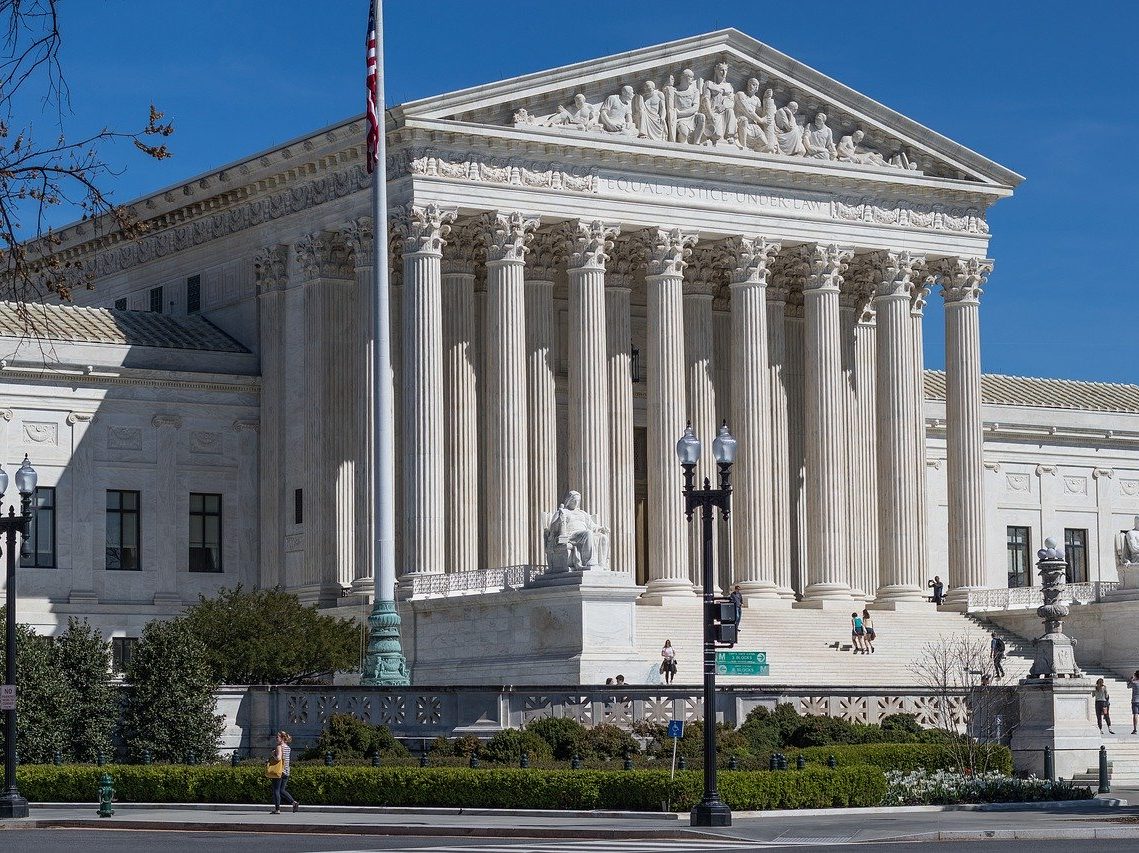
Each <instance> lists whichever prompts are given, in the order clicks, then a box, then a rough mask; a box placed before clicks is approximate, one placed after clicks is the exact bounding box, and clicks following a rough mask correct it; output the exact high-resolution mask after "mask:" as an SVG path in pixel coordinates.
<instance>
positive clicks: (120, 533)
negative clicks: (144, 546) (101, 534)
mask: <svg viewBox="0 0 1139 853" xmlns="http://www.w3.org/2000/svg"><path fill="white" fill-rule="evenodd" d="M138 506H139V500H138V492H125V491H119V490H115V489H108V490H107V568H108V569H124V570H132V571H134V570H137V569H139V568H140V563H139V556H140V555H139V547H138V545H139V515H138Z"/></svg>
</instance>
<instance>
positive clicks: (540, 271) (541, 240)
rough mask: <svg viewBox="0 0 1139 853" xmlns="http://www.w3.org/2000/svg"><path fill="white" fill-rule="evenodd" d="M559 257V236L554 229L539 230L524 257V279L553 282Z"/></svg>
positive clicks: (558, 265)
mask: <svg viewBox="0 0 1139 853" xmlns="http://www.w3.org/2000/svg"><path fill="white" fill-rule="evenodd" d="M560 259H561V238H560V237H558V235H557V233H556V232H555V231H539V232H537V233H535V234H534V239H533V241H532V242H531V243H530V246H529V255H528V257H527V258H526V281H528V282H529V281H545V282H550V283H553V281H554V280H555V279H556V278H557V275H558V269H559V267H560Z"/></svg>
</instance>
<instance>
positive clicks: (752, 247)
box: [727, 237, 784, 601]
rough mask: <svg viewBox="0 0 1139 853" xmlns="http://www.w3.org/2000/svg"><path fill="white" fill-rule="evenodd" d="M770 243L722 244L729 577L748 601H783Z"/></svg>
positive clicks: (740, 239) (750, 240) (738, 240)
mask: <svg viewBox="0 0 1139 853" xmlns="http://www.w3.org/2000/svg"><path fill="white" fill-rule="evenodd" d="M779 248H780V247H779V244H778V243H771V242H768V241H767V240H766V239H764V238H763V237H734V238H732V239H731V240H729V241H728V244H727V249H728V256H727V262H728V264H729V269H730V282H731V285H730V289H731V294H732V295H731V310H732V384H733V388H732V418H731V423H730V428H731V430H732V433H733V435H735V437H736V440H737V442H738V445H737V446H738V450H737V454H736V462H735V464H734V465H733V466H732V481H733V482H732V487H733V491H734V494H733V497H732V514H733V515H734V517H735V522H734V524H733V527H734V530H735V536H734V539H733V546H734V547H733V552H734V553H733V558H732V566H733V575H734V579H735V582H736V583H737V584H739V585H740V587H741V590H742V591H743V593H744V595H745V596H747V597H748V599H749V600H750V599H762V600H770V601H783V600H784V599H782V598H781V597H780V595H779V590H778V586H777V584H776V580H775V571H774V562H775V557H774V550H773V548H772V539H771V517H772V510H771V503H772V492H771V488H772V476H771V472H772V462H771V450H772V447H771V420H770V418H771V399H770V394H771V388H770V381H771V378H770V376H769V375H768V340H767V337H768V335H767V276H768V270H769V267H770V265H771V262H772V260H773V259H774V257H775V254H776V253H777V252H778V251H779Z"/></svg>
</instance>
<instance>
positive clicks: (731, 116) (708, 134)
mask: <svg viewBox="0 0 1139 853" xmlns="http://www.w3.org/2000/svg"><path fill="white" fill-rule="evenodd" d="M703 94H704V97H703V99H702V102H701V110H702V111H703V113H704V116H705V119H706V121H705V123H704V127H705V130H704V136H705V138H706V139H707V140H708V141H709V142H710V143H712V144H713V145H719V144H720V143H721V142H733V141H735V138H736V113H735V90H734V89H733V88H732V84H731V83H729V82H728V63H726V62H717V63H716V68H715V70H714V71H713V72H712V79H711V80H705V81H704V89H703Z"/></svg>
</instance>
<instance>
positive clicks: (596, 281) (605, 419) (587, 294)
mask: <svg viewBox="0 0 1139 853" xmlns="http://www.w3.org/2000/svg"><path fill="white" fill-rule="evenodd" d="M562 233H563V235H564V237H565V248H566V269H567V271H568V274H569V341H568V342H567V345H566V359H567V361H568V362H569V406H568V416H569V423H568V426H569V429H568V440H569V486H570V488H571V489H576V490H577V491H579V492H581V504H582V507H583V508H584V509H585V510H586V512H588V513H590V514H591V515H593V516H595V517H596V518H597V519H598V520H599V521H600V522H601V524H603V525H606V526H608V524H609V517H610V512H609V498H610V489H611V488H612V482H611V481H610V477H609V376H608V372H607V368H606V361H607V357H608V353H607V344H606V328H605V263H606V261H608V260H609V255H608V254H607V253H608V252H609V251H610V250H611V249H612V248H613V238H614V237H616V236H617V235H618V234H619V233H620V232H619V230H618V229H617V228H613V227H610V226H607V225H605V224H604V223H602V222H598V221H593V222H589V221H585V220H581V221H578V222H570V223H567V225H566V226H565V228H564V230H563V232H562Z"/></svg>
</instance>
